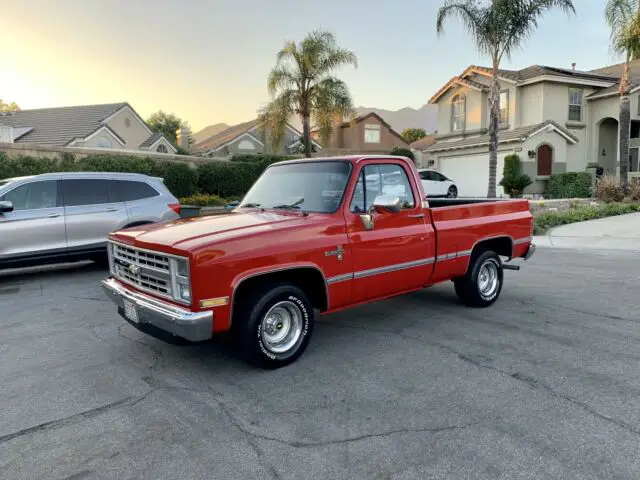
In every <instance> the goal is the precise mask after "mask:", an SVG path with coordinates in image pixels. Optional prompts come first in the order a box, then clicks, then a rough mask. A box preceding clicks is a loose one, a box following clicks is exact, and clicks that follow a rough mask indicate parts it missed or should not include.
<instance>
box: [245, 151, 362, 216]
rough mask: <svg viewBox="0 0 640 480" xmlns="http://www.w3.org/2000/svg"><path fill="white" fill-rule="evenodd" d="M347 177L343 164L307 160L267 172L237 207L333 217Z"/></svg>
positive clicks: (349, 165) (347, 164)
mask: <svg viewBox="0 0 640 480" xmlns="http://www.w3.org/2000/svg"><path fill="white" fill-rule="evenodd" d="M350 173H351V163H350V162H345V161H335V162H334V161H320V162H314V161H311V160H308V161H304V162H301V163H292V164H285V165H278V166H273V167H270V168H268V169H267V170H266V171H265V172H264V174H263V175H262V176H261V177H260V178H259V179H258V180H257V181H256V183H255V184H254V185H253V187H251V190H249V192H248V193H247V195H246V196H245V197H244V199H243V200H242V202H241V203H240V207H241V208H242V207H247V208H249V207H260V208H276V209H283V210H301V211H305V212H317V213H333V212H335V211H336V210H337V209H338V207H339V206H340V202H341V201H342V197H343V195H344V190H345V187H346V185H347V181H348V180H349V174H350Z"/></svg>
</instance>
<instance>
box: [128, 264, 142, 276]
mask: <svg viewBox="0 0 640 480" xmlns="http://www.w3.org/2000/svg"><path fill="white" fill-rule="evenodd" d="M127 270H129V273H130V274H131V275H133V276H137V275H138V273H140V267H138V266H137V265H134V264H133V263H130V264H129V267H128V268H127Z"/></svg>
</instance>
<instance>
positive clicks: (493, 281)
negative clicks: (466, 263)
mask: <svg viewBox="0 0 640 480" xmlns="http://www.w3.org/2000/svg"><path fill="white" fill-rule="evenodd" d="M499 283H500V281H499V279H498V266H497V265H496V263H495V262H493V261H487V262H485V263H484V264H483V265H482V266H481V267H480V272H479V273H478V290H479V292H480V295H482V296H483V297H485V298H486V297H491V296H492V295H493V294H494V293H495V292H496V290H497V289H498V285H499Z"/></svg>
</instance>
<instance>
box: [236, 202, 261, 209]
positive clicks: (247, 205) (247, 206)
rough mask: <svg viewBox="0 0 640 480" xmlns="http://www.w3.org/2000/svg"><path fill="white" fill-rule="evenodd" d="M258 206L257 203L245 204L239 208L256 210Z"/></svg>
mask: <svg viewBox="0 0 640 480" xmlns="http://www.w3.org/2000/svg"><path fill="white" fill-rule="evenodd" d="M259 206H260V204H259V203H245V204H242V205H240V208H258V207H259Z"/></svg>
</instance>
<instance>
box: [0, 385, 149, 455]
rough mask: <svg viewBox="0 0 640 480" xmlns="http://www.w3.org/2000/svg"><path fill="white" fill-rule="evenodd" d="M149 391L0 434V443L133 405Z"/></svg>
mask: <svg viewBox="0 0 640 480" xmlns="http://www.w3.org/2000/svg"><path fill="white" fill-rule="evenodd" d="M151 392H153V390H149V391H148V392H147V393H145V394H144V395H140V396H137V397H133V396H130V397H126V398H123V399H122V400H117V401H115V402H111V403H107V404H106V405H102V406H100V407H96V408H92V409H90V410H85V411H84V412H80V413H76V414H74V415H70V416H68V417H64V418H59V419H58V420H52V421H50V422H46V423H41V424H40V425H36V426H33V427H29V428H25V429H23V430H19V431H17V432H13V433H9V434H7V435H3V436H0V444H3V443H6V442H10V441H11V440H13V439H15V438H18V437H24V436H29V435H33V434H36V433H40V432H46V431H49V430H54V429H57V428H62V427H66V426H68V425H72V424H75V423H78V422H81V421H83V420H87V419H90V418H93V417H97V416H98V415H102V414H103V413H106V412H109V411H111V410H114V409H117V408H120V407H133V406H134V405H137V404H138V403H140V402H142V401H143V400H145V399H146V398H147V397H148V396H149V395H150V394H151Z"/></svg>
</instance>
